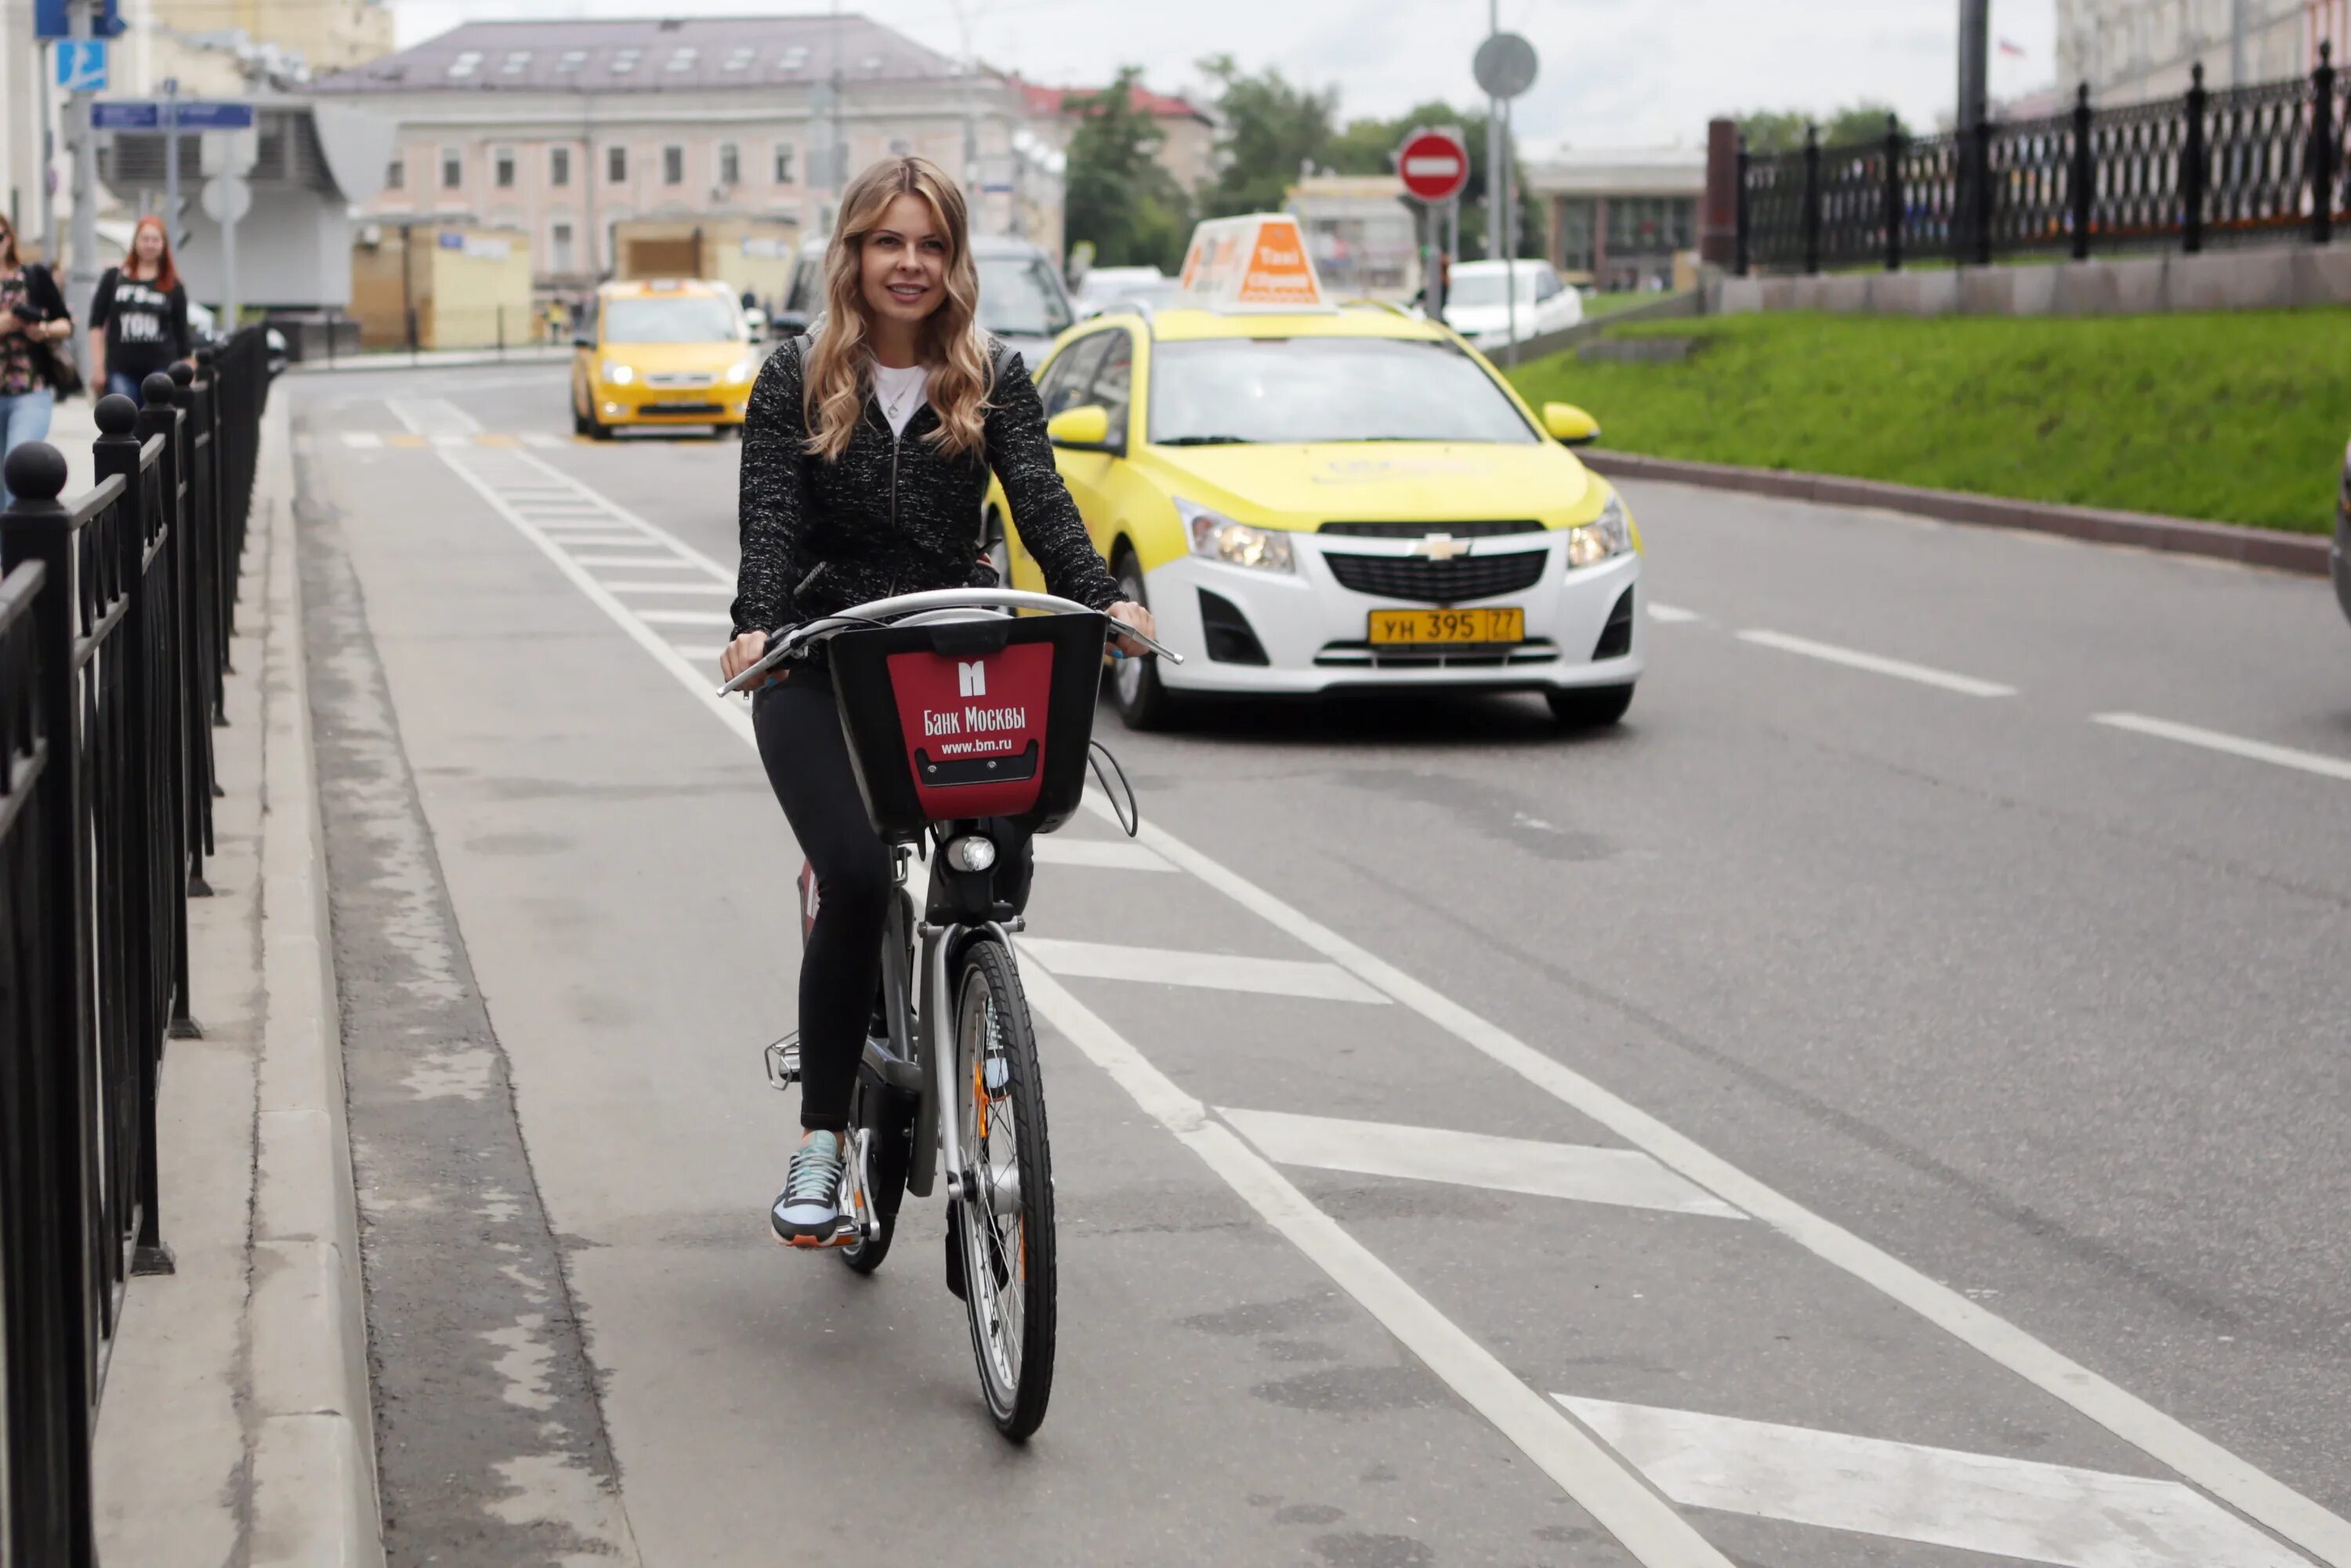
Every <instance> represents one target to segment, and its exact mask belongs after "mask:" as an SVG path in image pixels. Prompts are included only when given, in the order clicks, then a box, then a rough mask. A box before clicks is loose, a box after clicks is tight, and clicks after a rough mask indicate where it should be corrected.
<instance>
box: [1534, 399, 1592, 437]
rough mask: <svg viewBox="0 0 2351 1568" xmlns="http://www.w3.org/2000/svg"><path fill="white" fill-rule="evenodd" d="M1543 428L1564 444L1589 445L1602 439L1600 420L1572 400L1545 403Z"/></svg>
mask: <svg viewBox="0 0 2351 1568" xmlns="http://www.w3.org/2000/svg"><path fill="white" fill-rule="evenodd" d="M1542 413H1543V428H1544V429H1545V430H1547V431H1549V432H1550V433H1551V438H1552V440H1553V441H1556V442H1558V443H1559V444H1561V445H1562V446H1589V445H1591V444H1593V442H1595V441H1597V440H1599V439H1600V422H1599V421H1598V420H1596V419H1594V418H1593V417H1592V416H1591V415H1590V414H1588V413H1584V412H1583V410H1582V409H1580V408H1578V407H1576V406H1575V405H1574V404H1573V403H1572V402H1547V403H1545V404H1543V411H1542Z"/></svg>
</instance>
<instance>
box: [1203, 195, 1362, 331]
mask: <svg viewBox="0 0 2351 1568" xmlns="http://www.w3.org/2000/svg"><path fill="white" fill-rule="evenodd" d="M1182 287H1183V289H1184V293H1185V295H1186V304H1190V305H1196V306H1200V307H1204V308H1207V309H1210V310H1226V311H1284V312H1295V311H1301V310H1329V309H1332V308H1333V307H1332V305H1331V303H1330V302H1329V301H1328V300H1326V299H1324V298H1323V297H1322V278H1321V277H1317V276H1316V274H1315V271H1314V258H1313V257H1312V256H1310V255H1308V254H1307V250H1306V236H1305V235H1304V234H1303V233H1301V231H1300V229H1299V227H1298V220H1297V219H1296V218H1294V217H1291V216H1290V214H1287V213H1251V214H1248V215H1246V216H1243V217H1238V218H1211V219H1209V220H1208V221H1207V222H1206V223H1203V224H1201V225H1199V226H1198V227H1196V228H1195V229H1194V230H1193V231H1192V246H1191V248H1190V249H1189V250H1187V251H1186V252H1185V253H1184V272H1183V277H1182Z"/></svg>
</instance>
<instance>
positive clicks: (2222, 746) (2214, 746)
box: [2091, 713, 2351, 780]
mask: <svg viewBox="0 0 2351 1568" xmlns="http://www.w3.org/2000/svg"><path fill="white" fill-rule="evenodd" d="M2091 722H2092V723H2093V724H2105V725H2112V726H2113V727H2115V728H2116V729H2127V730H2131V731H2133V732H2135V733H2137V734H2139V735H2152V736H2155V737H2158V738H2160V739H2163V740H2176V741H2179V742H2180V743H2181V744H2182V745H2185V746H2200V747H2203V748H2204V749H2205V750H2207V751H2225V752H2227V753H2228V754H2229V755H2230V756H2231V757H2246V758H2252V760H2253V761H2255V762H2267V763H2271V764H2273V765H2274V766H2276V767H2279V768H2296V769H2298V770H2300V771H2302V772H2304V773H2315V774H2317V775H2318V776H2319V777H2320V778H2322V779H2346V780H2351V758H2341V757H2329V756H2327V755H2326V754H2325V752H2320V751H2297V750H2295V749H2294V747H2290V746H2272V745H2271V744H2270V743H2269V742H2267V741H2265V740H2247V739H2245V738H2244V737H2242V736H2235V735H2225V734H2223V733H2221V732H2220V730H2217V729H2199V728H2197V727H2195V726H2194V725H2192V724H2174V723H2172V722H2171V721H2170V720H2169V719H2168V718H2149V717H2147V716H2146V715H2145V714H2137V713H2102V714H2094V715H2092V716H2091Z"/></svg>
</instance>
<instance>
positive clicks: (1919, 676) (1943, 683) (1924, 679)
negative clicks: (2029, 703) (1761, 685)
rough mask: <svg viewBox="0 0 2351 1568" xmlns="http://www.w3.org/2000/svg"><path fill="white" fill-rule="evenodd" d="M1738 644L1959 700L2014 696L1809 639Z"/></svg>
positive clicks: (1747, 638) (1768, 637)
mask: <svg viewBox="0 0 2351 1568" xmlns="http://www.w3.org/2000/svg"><path fill="white" fill-rule="evenodd" d="M1739 640H1740V642H1742V643H1754V644H1756V645H1757V646H1758V647H1762V648H1777V649H1779V650H1780V651H1781V652H1782V653H1802V654H1803V655H1804V656H1805V657H1806V658H1808V659H1822V660H1825V661H1826V662H1828V663H1829V664H1843V665H1844V666H1845V667H1846V668H1847V669H1854V670H1867V671H1868V672H1870V674H1876V675H1892V676H1894V677H1895V678H1896V679H1897V680H1904V681H1916V682H1917V683H1918V684H1919V685H1922V686H1939V687H1941V688H1942V689H1943V690H1945V691H1947V692H1958V693H1959V695H1962V696H1970V697H2012V696H2014V695H2016V688H2015V687H2014V686H2004V685H2001V684H2000V683H1999V682H1998V681H1980V680H1978V679H1976V678H1975V677H1974V676H1973V675H1955V674H1952V673H1951V672H1950V671H1949V670H1938V669H1934V668H1932V667H1930V666H1928V665H1926V664H1910V663H1908V662H1907V661H1905V660H1902V659H1884V658H1880V657H1879V656H1878V655H1876V653H1862V652H1860V651H1859V650H1858V649H1855V648H1840V647H1838V646H1837V645H1836V644H1835V643H1815V642H1813V640H1812V639H1811V638H1809V637H1791V636H1789V635H1788V634H1787V633H1786V632H1740V633H1739Z"/></svg>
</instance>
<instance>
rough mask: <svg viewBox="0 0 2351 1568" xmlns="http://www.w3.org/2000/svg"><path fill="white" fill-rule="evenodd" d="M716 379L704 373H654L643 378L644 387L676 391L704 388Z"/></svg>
mask: <svg viewBox="0 0 2351 1568" xmlns="http://www.w3.org/2000/svg"><path fill="white" fill-rule="evenodd" d="M717 379H718V378H717V377H716V376H713V375H711V374H710V373H709V372H707V371H654V372H653V374H651V375H648V376H647V377H645V385H647V386H649V387H664V388H678V389H683V388H686V387H706V386H708V385H709V384H710V383H711V382H714V381H716V380H717Z"/></svg>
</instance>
